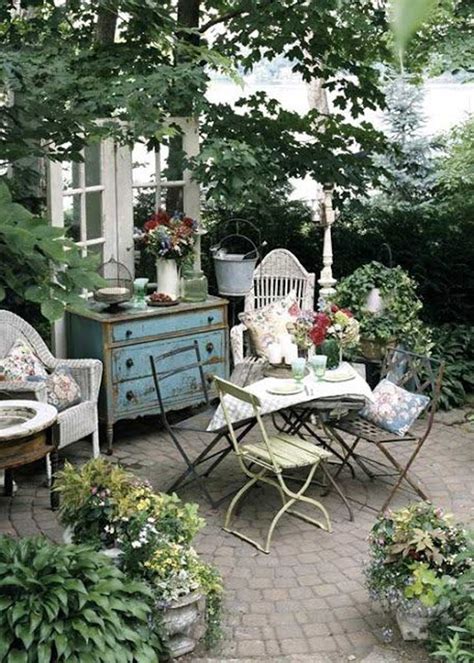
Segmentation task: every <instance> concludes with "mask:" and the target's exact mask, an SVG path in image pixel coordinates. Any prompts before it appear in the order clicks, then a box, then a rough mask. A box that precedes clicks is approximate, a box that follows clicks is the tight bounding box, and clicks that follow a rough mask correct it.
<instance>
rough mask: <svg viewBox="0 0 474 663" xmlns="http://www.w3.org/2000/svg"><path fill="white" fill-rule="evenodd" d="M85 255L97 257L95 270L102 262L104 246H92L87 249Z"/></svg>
mask: <svg viewBox="0 0 474 663" xmlns="http://www.w3.org/2000/svg"><path fill="white" fill-rule="evenodd" d="M87 254H88V255H94V256H97V268H99V267H100V265H101V264H102V263H103V262H104V245H103V244H93V245H92V246H88V247H87Z"/></svg>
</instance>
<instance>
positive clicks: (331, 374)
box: [322, 368, 355, 382]
mask: <svg viewBox="0 0 474 663" xmlns="http://www.w3.org/2000/svg"><path fill="white" fill-rule="evenodd" d="M354 378H355V375H354V373H353V372H352V371H348V370H343V371H340V370H339V369H337V368H336V369H334V370H333V371H326V373H325V374H324V377H323V378H322V379H323V380H325V381H326V382H346V381H347V380H353V379H354Z"/></svg>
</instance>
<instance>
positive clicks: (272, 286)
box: [230, 249, 315, 365]
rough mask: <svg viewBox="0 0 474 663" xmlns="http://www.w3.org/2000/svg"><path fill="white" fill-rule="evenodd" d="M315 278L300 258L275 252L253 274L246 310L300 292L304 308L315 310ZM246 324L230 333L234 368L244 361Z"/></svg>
mask: <svg viewBox="0 0 474 663" xmlns="http://www.w3.org/2000/svg"><path fill="white" fill-rule="evenodd" d="M314 287H315V275H314V274H311V273H310V272H307V271H306V269H305V268H304V267H303V265H302V264H301V263H300V261H299V260H298V258H296V256H294V255H293V254H292V253H290V251H287V250H286V249H274V250H273V251H270V253H269V254H268V255H266V256H265V258H264V259H263V260H262V262H261V263H260V264H259V265H258V267H257V268H256V270H255V272H254V275H253V287H252V289H251V290H250V292H249V293H248V294H247V295H246V296H245V303H244V310H245V311H253V310H255V309H259V308H262V307H263V306H266V305H267V304H271V302H273V301H275V299H278V298H279V297H284V296H285V295H287V294H288V293H289V292H291V291H292V290H296V297H297V302H298V304H299V305H300V307H301V308H302V309H311V310H312V309H313V308H314ZM244 332H245V325H243V324H239V325H235V326H234V327H232V329H231V330H230V344H231V348H232V357H233V360H234V365H237V364H239V363H240V362H242V361H243V359H244Z"/></svg>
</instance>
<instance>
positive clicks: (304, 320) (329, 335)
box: [288, 300, 359, 368]
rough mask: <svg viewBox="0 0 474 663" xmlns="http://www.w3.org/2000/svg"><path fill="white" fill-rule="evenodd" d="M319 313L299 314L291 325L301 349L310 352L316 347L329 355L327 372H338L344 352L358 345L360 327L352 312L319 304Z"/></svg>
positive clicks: (335, 306)
mask: <svg viewBox="0 0 474 663" xmlns="http://www.w3.org/2000/svg"><path fill="white" fill-rule="evenodd" d="M318 309H319V310H318V311H317V312H316V313H315V312H313V311H300V312H299V313H298V315H297V316H296V318H295V320H294V321H292V322H290V323H289V324H288V331H289V332H290V334H292V336H293V338H294V340H295V343H296V344H297V345H298V348H300V349H301V350H303V352H308V350H310V349H311V348H312V347H313V346H315V347H316V348H319V351H320V353H321V354H327V355H328V368H337V366H339V364H340V363H341V361H342V351H343V349H345V348H349V347H352V346H355V345H357V343H358V342H359V323H358V321H357V320H356V319H355V318H354V316H353V314H352V312H351V311H349V309H342V308H339V306H337V305H336V304H331V303H327V302H325V301H324V300H320V302H319V307H318Z"/></svg>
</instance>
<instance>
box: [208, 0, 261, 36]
mask: <svg viewBox="0 0 474 663" xmlns="http://www.w3.org/2000/svg"><path fill="white" fill-rule="evenodd" d="M272 1H273V0H269V2H268V4H271V2H272ZM251 9H252V6H251V5H250V6H248V5H247V6H246V7H240V9H234V10H233V11H231V12H228V13H227V14H222V16H216V17H215V18H211V19H209V21H207V23H204V25H202V26H201V27H200V28H199V32H200V33H201V34H202V33H203V32H206V31H207V30H209V28H212V27H214V25H218V24H219V23H226V22H227V21H230V20H231V19H233V18H236V17H237V16H242V14H249V13H250V10H251Z"/></svg>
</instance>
